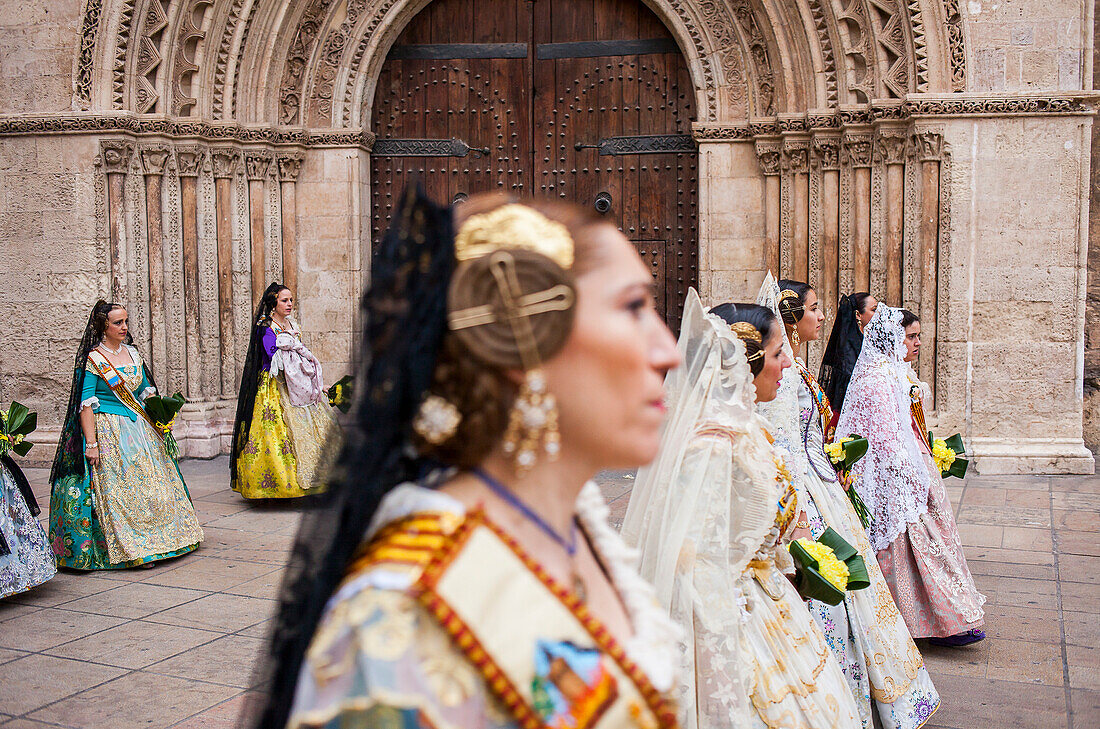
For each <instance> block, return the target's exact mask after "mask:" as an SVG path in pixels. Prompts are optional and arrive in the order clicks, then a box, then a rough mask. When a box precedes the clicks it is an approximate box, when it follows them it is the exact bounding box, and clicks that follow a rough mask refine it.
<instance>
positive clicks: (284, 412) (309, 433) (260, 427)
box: [232, 320, 336, 499]
mask: <svg viewBox="0 0 1100 729" xmlns="http://www.w3.org/2000/svg"><path fill="white" fill-rule="evenodd" d="M262 341H263V353H262V354H263V361H262V369H261V372H260V375H259V382H258V384H257V385H256V388H257V389H256V402H255V405H254V406H253V411H252V422H251V424H250V426H249V429H248V438H247V441H246V442H245V444H244V447H243V448H242V449H241V452H240V455H239V457H238V459H237V472H236V473H235V474H234V478H233V481H232V487H233V490H234V491H237V492H239V493H240V494H241V495H242V496H244V497H245V498H248V499H282V498H294V497H298V496H304V495H306V494H308V493H313V492H316V491H317V489H318V487H319V486H320V484H319V483H317V481H316V479H315V476H316V472H317V467H318V464H319V462H320V460H321V455H322V451H323V450H324V448H325V445H326V439H327V438H330V437H332V436H333V435H334V430H333V426H335V424H336V420H335V418H334V417H333V415H332V408H331V407H329V404H328V401H327V400H326V399H325V398H324V397H323V396H322V397H320V398H316V399H314V401H313V402H311V403H309V404H307V405H294V404H293V403H292V402H291V398H290V395H289V393H288V392H287V380H286V378H287V373H286V372H285V371H281V370H280V369H279V368H278V367H272V362H273V361H274V359H275V358H276V353H278V352H279V350H280V349H283V350H284V351H285V350H288V349H291V348H292V347H295V346H300V345H301V332H300V331H299V329H298V326H297V324H295V323H294V321H293V320H290V322H289V326H288V327H287V328H286V329H283V328H281V327H280V326H279V325H278V324H277V323H275V322H271V324H270V326H267V327H264V331H263V335H262ZM306 351H307V352H308V350H306ZM310 357H312V355H310ZM313 361H314V362H316V360H313ZM317 370H318V374H317V377H318V378H319V377H320V365H319V364H317ZM245 386H249V385H248V384H247V383H242V387H245Z"/></svg>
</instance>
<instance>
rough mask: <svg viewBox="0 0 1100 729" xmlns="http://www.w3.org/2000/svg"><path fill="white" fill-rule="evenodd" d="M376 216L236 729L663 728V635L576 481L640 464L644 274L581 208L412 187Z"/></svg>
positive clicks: (650, 375) (663, 351)
mask: <svg viewBox="0 0 1100 729" xmlns="http://www.w3.org/2000/svg"><path fill="white" fill-rule="evenodd" d="M394 221H395V222H394V225H393V227H392V228H391V229H390V231H389V233H388V234H387V236H386V238H385V239H384V240H383V241H382V243H381V245H380V247H379V248H378V250H377V252H376V254H375V257H374V260H373V262H372V265H371V276H372V284H371V288H370V290H369V291H368V292H367V294H366V296H365V299H364V311H363V314H362V321H363V322H364V325H365V329H364V333H363V339H362V341H363V357H364V359H363V367H364V369H363V370H362V371H361V373H360V379H359V382H364V383H366V384H365V385H364V386H363V387H362V388H359V389H358V394H357V396H356V401H355V404H354V405H353V410H352V418H351V421H350V423H349V428H348V432H347V439H346V443H345V445H344V447H343V450H342V452H341V455H340V457H339V459H338V461H337V463H336V465H335V467H334V471H333V474H334V475H333V479H332V480H331V481H330V482H329V487H328V490H327V492H326V495H325V496H323V497H322V501H323V502H324V503H325V504H326V506H325V508H324V509H323V510H322V511H320V512H319V513H317V514H315V515H314V516H312V517H307V521H306V523H305V525H304V526H303V529H302V531H301V532H300V534H299V536H298V542H297V546H296V548H295V552H294V554H295V556H296V558H295V559H292V562H291V564H290V566H289V569H288V578H287V581H286V583H285V584H284V589H283V605H282V607H281V609H280V612H279V617H278V618H277V619H276V624H275V633H274V638H273V644H272V651H273V652H272V657H271V661H270V662H269V663H268V664H267V665H268V666H269V667H270V668H271V669H272V672H271V673H270V674H269V675H265V676H264V679H265V681H270V683H269V684H267V683H265V685H270V689H269V693H268V695H267V697H266V701H265V706H264V707H263V709H262V711H261V713H260V715H259V716H258V717H253V719H252V720H251V722H250V723H251V725H253V726H258V727H265V728H268V729H274V728H275V727H280V728H281V727H283V726H290V727H330V728H333V729H335V728H336V727H347V726H401V727H407V728H411V727H423V728H425V729H426V728H427V727H435V728H437V729H446V728H451V727H454V728H457V727H463V728H465V727H482V728H484V729H502V728H504V727H508V728H513V727H533V726H575V727H590V726H592V727H594V726H596V725H597V724H598V725H599V726H600V727H602V728H605V729H617V728H619V727H622V728H624V729H625V728H626V727H634V726H648V727H654V728H657V727H674V726H676V711H675V708H674V705H673V703H672V702H671V701H670V693H671V691H672V689H673V687H674V684H675V680H674V670H675V669H674V666H675V664H676V663H677V642H676V641H677V635H678V631H677V630H676V627H675V625H674V624H673V623H672V622H671V621H670V620H669V619H668V616H667V615H666V614H665V613H664V611H662V610H661V609H659V608H658V607H657V605H656V604H655V602H654V596H653V590H652V588H651V587H650V586H649V585H647V584H646V583H645V581H644V580H642V579H641V578H640V577H639V576H638V575H637V573H636V572H635V570H634V567H633V565H632V559H631V556H632V553H631V551H630V550H629V549H627V547H626V546H625V545H624V544H623V542H622V540H621V539H620V537H619V536H618V534H617V533H616V532H615V531H614V530H613V529H612V528H611V527H610V526H609V525H608V523H607V514H608V511H607V507H606V506H605V504H604V501H603V498H602V497H601V495H600V491H599V489H598V487H597V486H596V485H595V484H594V483H593V482H592V481H590V480H589V479H591V477H592V476H594V475H595V474H596V473H597V472H598V471H599V470H601V469H605V468H633V467H637V466H639V465H642V464H644V463H646V462H648V461H649V460H650V459H652V458H653V456H654V455H655V453H656V450H657V444H658V433H659V427H660V423H661V420H662V418H663V414H664V411H665V408H664V405H663V398H664V388H663V384H662V383H663V380H664V376H665V373H666V372H667V371H668V370H669V369H670V368H672V367H674V366H675V365H676V364H677V362H678V357H677V354H676V349H675V345H674V342H673V339H672V336H671V334H670V333H669V331H668V329H667V327H665V325H664V323H663V322H662V321H661V319H660V317H659V315H658V314H657V311H656V308H655V304H654V298H653V294H652V279H651V276H650V274H649V271H648V269H647V268H646V267H645V265H644V264H643V263H642V261H641V259H640V258H639V257H638V254H637V253H636V252H635V250H634V248H633V246H632V245H631V244H630V242H629V241H628V240H627V239H626V238H625V237H624V236H623V235H622V234H621V233H620V232H618V230H617V229H616V228H615V226H614V225H613V224H611V223H608V222H606V221H604V220H602V219H599V218H594V217H592V216H590V215H589V214H588V213H587V212H584V211H582V210H580V209H579V208H573V207H566V206H560V205H555V204H552V203H543V202H530V203H523V204H520V203H515V202H510V201H508V200H507V199H505V198H503V197H498V196H479V197H473V198H471V199H470V200H468V201H466V202H465V203H463V204H462V206H461V207H459V208H457V212H456V214H455V216H454V218H453V222H452V212H451V210H448V209H442V208H438V207H436V206H435V205H433V204H431V203H430V202H429V201H427V200H426V199H424V198H422V197H419V196H418V195H417V193H416V192H415V191H413V190H410V191H409V193H408V195H407V196H406V197H405V198H404V199H403V200H402V202H401V203H400V205H399V209H398V211H397V213H396V214H395V216H394ZM452 230H457V234H452ZM326 604H327V607H326Z"/></svg>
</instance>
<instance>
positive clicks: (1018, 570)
mask: <svg viewBox="0 0 1100 729" xmlns="http://www.w3.org/2000/svg"><path fill="white" fill-rule="evenodd" d="M227 470H228V469H227V462H226V459H225V458H224V457H223V458H219V459H217V460H214V461H187V462H184V464H183V471H184V474H185V476H186V477H187V483H188V486H189V487H190V489H191V493H192V495H193V497H194V499H195V505H196V507H197V509H198V512H199V516H200V518H201V520H202V523H203V527H204V529H205V530H206V542H205V543H204V544H203V546H202V548H201V549H200V550H199V551H198V552H196V553H194V554H192V555H188V556H185V557H183V558H180V559H178V560H175V561H172V562H168V563H164V564H161V565H159V566H157V567H156V568H155V569H151V570H127V571H113V572H98V573H90V574H74V573H61V574H59V575H58V576H57V577H56V578H54V579H53V580H52V581H50V582H49V583H47V584H46V585H43V586H42V587H39V588H38V589H36V590H33V591H31V592H29V593H25V594H23V595H20V596H17V597H15V598H12V599H9V600H4V601H0V726H2V727H3V729H35V728H42V727H69V728H71V729H131V728H137V727H142V728H145V729H161V728H167V727H177V728H179V729H200V728H205V729H230V728H231V727H233V726H234V723H235V719H236V716H237V713H238V711H239V709H240V706H241V704H242V702H243V700H244V693H245V691H246V689H247V688H248V686H249V685H250V683H251V681H252V677H253V669H252V661H253V659H254V656H255V655H256V654H257V652H258V651H259V650H260V647H261V645H262V642H263V641H262V638H263V636H264V633H265V629H266V621H267V619H268V617H269V615H270V614H271V611H272V610H273V608H274V606H275V603H274V601H273V598H274V597H275V594H276V590H277V588H278V583H279V577H280V573H281V566H282V563H283V560H284V559H285V556H286V554H287V551H288V549H289V547H290V544H291V541H292V539H293V535H294V530H295V527H296V524H297V521H298V511H297V509H296V507H295V506H294V505H293V504H284V505H275V506H272V505H257V504H247V503H245V502H244V501H243V500H242V499H240V497H238V496H237V495H236V494H234V493H232V492H231V491H229V488H228V473H227ZM28 476H29V477H30V478H31V481H32V483H33V484H34V487H35V492H36V493H37V494H38V496H39V500H40V503H41V504H42V505H43V512H44V513H43V516H45V510H46V509H45V506H46V503H47V501H48V487H47V485H46V483H45V481H46V477H47V473H46V471H44V470H41V469H33V470H28ZM950 483H952V484H953V485H952V486H951V488H950V491H951V499H952V502H953V503H954V504H955V505H956V507H957V508H958V511H957V514H958V518H959V523H960V529H961V531H962V536H963V542H964V543H965V545H966V555H967V558H968V559H969V561H970V568H971V570H972V571H973V573H974V577H975V580H976V581H977V583H978V587H979V588H980V589H981V590H982V592H984V593H985V594H986V595H987V596H988V597H989V602H988V604H987V606H986V610H987V631H988V632H989V634H990V636H991V638H990V639H988V640H986V641H984V642H983V643H979V644H977V645H975V646H972V647H969V648H964V649H959V650H950V649H937V648H932V647H929V646H922V649H923V650H924V656H925V660H926V662H927V664H928V667H929V670H930V671H931V673H932V677H933V679H934V681H935V683H936V686H937V687H938V688H939V690H940V693H941V695H942V696H943V705H942V708H941V709H940V711H939V712H938V713H937V714H936V715H935V716H934V717H933V719H932V722H931V724H929V725H928V726H929V729H933V727H939V728H941V729H942V728H945V727H954V728H957V729H964V728H965V729H984V728H986V727H997V728H998V729H1000V728H1006V729H1007V728H1010V727H1011V728H1013V729H1015V728H1017V727H1019V728H1025V727H1035V728H1036V729H1039V728H1041V729H1062V728H1063V727H1064V728H1065V729H1084V728H1086V727H1088V728H1092V727H1098V726H1100V619H1098V614H1100V543H1098V539H1097V537H1098V535H1100V477H1096V476H1083V477H1046V476H1034V477H994V476H988V477H971V478H968V479H967V480H966V482H965V483H960V482H958V481H957V480H953V481H952V482H950ZM631 484H632V479H631V477H630V474H627V473H618V474H606V475H605V476H604V477H603V478H601V486H602V487H603V489H604V492H605V494H606V495H607V497H608V499H609V501H610V503H611V507H612V516H613V519H614V520H615V521H616V522H621V519H622V514H623V512H624V511H625V508H626V503H627V500H628V499H629V494H630V488H631Z"/></svg>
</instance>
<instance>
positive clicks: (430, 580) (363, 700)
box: [288, 483, 677, 729]
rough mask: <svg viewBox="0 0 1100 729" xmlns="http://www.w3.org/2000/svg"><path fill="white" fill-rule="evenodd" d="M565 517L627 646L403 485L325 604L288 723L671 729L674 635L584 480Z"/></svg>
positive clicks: (431, 495) (446, 500)
mask: <svg viewBox="0 0 1100 729" xmlns="http://www.w3.org/2000/svg"><path fill="white" fill-rule="evenodd" d="M577 514H578V520H579V522H580V524H581V526H582V528H583V529H584V531H585V532H586V533H587V534H588V535H589V537H590V540H591V544H592V546H593V550H594V552H595V553H596V554H597V555H598V557H599V558H600V560H601V562H602V563H603V564H604V565H605V567H606V568H607V572H608V575H609V577H610V579H611V582H612V584H613V586H614V587H615V588H616V589H617V590H618V591H619V594H620V596H621V597H622V600H623V604H624V606H625V608H626V611H627V614H628V615H629V617H630V619H631V623H632V626H633V629H634V635H633V636H632V637H631V638H630V639H629V640H628V641H627V642H626V643H625V644H622V645H620V644H618V643H616V642H615V641H614V639H612V638H610V637H609V634H608V633H607V631H606V630H605V629H604V628H603V627H602V626H601V625H600V623H599V622H598V621H597V620H596V619H595V618H594V617H593V616H592V615H591V614H589V613H588V612H587V610H586V609H585V608H584V606H583V603H581V602H580V600H579V599H578V598H577V596H576V595H574V594H573V593H572V592H570V591H567V590H566V589H565V588H564V587H562V586H560V585H557V584H555V583H554V582H553V581H552V580H550V579H549V578H547V577H546V576H545V573H542V572H541V568H539V566H538V563H537V557H536V555H528V554H526V553H524V551H523V550H522V549H521V548H520V547H519V546H518V545H516V544H515V543H514V542H513V541H511V539H510V538H509V537H507V535H504V534H503V533H502V532H500V531H499V529H498V528H497V527H495V525H493V524H492V523H491V522H489V521H488V520H487V518H486V517H485V516H484V514H482V513H480V512H475V513H467V512H466V511H465V509H464V507H463V506H462V504H460V503H459V502H457V501H456V500H454V499H452V498H451V497H450V496H447V495H445V494H442V493H439V492H437V491H433V490H431V489H428V488H424V487H421V486H417V485H413V484H404V485H402V486H399V487H397V488H396V489H394V490H393V491H391V492H390V493H389V494H387V495H386V497H385V498H384V499H383V501H382V504H381V505H380V507H379V511H378V512H377V513H376V515H375V518H374V521H373V525H372V529H371V535H370V537H369V538H368V541H367V542H366V544H365V545H364V548H363V549H362V550H360V556H359V558H358V559H357V560H355V561H354V563H353V564H352V566H351V567H350V569H349V570H348V573H347V576H346V578H345V581H344V583H343V585H342V586H341V587H340V588H339V589H338V591H337V592H336V594H335V595H334V596H333V598H332V599H331V600H330V601H329V604H328V606H327V608H326V612H325V616H324V617H323V618H322V621H321V624H320V626H319V627H318V629H317V631H316V633H315V634H314V637H313V641H312V643H311V645H310V648H309V651H308V653H307V655H306V660H305V663H304V664H303V666H302V670H301V674H300V677H299V681H298V689H297V692H296V695H295V699H294V705H293V708H292V710H291V718H290V721H289V722H288V727H289V728H290V729H301V728H304V727H325V729H344V728H345V727H401V728H402V729H413V728H424V729H427V728H428V727H431V728H432V729H474V728H479V729H505V728H507V729H513V728H518V727H534V726H547V727H562V728H563V729H564V728H565V727H570V728H571V729H586V728H587V727H596V726H598V727H600V728H601V729H620V728H621V729H627V728H628V727H652V728H653V729H658V728H660V727H663V728H666V729H671V728H672V727H675V726H676V719H675V710H674V708H673V705H672V704H671V703H670V702H669V699H668V696H667V695H666V692H667V690H668V689H669V688H670V687H671V686H672V684H673V669H672V664H673V663H674V662H675V655H676V651H677V647H676V643H675V636H676V631H675V627H674V626H672V625H671V623H669V621H668V619H667V617H665V616H664V615H663V613H662V611H660V610H659V609H657V608H656V606H655V605H654V604H653V593H652V589H651V588H649V586H648V585H646V584H645V583H644V582H643V581H642V580H641V579H640V578H639V577H638V576H637V574H636V573H634V571H633V569H632V567H631V566H630V564H629V557H630V552H629V550H627V549H626V547H625V545H623V543H622V541H621V540H620V539H619V537H618V535H617V534H615V532H614V531H613V530H612V529H611V528H610V527H609V526H608V525H607V521H606V518H607V507H606V506H605V505H604V502H603V499H602V497H601V496H600V493H599V489H598V487H596V485H595V484H591V483H590V484H587V485H586V486H585V488H584V490H583V491H582V494H581V496H580V498H579V499H578V504H577Z"/></svg>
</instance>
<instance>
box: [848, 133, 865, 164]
mask: <svg viewBox="0 0 1100 729" xmlns="http://www.w3.org/2000/svg"><path fill="white" fill-rule="evenodd" d="M841 151H842V153H843V154H844V161H845V162H846V163H847V164H848V165H850V166H852V167H870V166H871V134H870V132H865V133H847V134H845V135H844V136H843V138H842V142H841Z"/></svg>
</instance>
